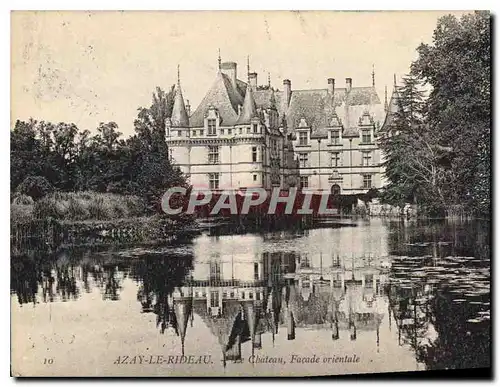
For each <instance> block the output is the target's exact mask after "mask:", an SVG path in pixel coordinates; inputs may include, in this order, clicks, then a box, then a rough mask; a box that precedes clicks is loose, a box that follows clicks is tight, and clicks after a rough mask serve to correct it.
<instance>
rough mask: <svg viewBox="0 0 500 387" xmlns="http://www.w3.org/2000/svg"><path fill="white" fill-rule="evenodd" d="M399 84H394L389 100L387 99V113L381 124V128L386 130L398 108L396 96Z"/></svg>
mask: <svg viewBox="0 0 500 387" xmlns="http://www.w3.org/2000/svg"><path fill="white" fill-rule="evenodd" d="M398 89H399V86H394V89H393V90H392V95H391V100H390V101H389V106H388V108H387V114H386V116H385V120H384V124H383V125H382V130H386V129H387V128H388V127H389V126H390V125H391V124H392V123H393V121H394V113H395V112H397V110H398V96H399V90H398Z"/></svg>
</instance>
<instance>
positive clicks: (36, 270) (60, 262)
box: [11, 249, 128, 305]
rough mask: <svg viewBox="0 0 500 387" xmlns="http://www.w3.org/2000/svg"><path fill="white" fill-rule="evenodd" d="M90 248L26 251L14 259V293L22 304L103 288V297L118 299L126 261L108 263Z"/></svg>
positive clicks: (67, 297)
mask: <svg viewBox="0 0 500 387" xmlns="http://www.w3.org/2000/svg"><path fill="white" fill-rule="evenodd" d="M103 261H105V258H102V257H95V255H94V256H93V257H92V256H91V253H89V251H82V250H77V249H67V250H66V249H64V250H59V251H57V252H56V253H53V254H48V253H42V252H39V251H27V252H25V253H24V254H23V255H17V256H13V257H12V258H11V292H13V293H15V294H16V295H17V297H18V301H19V303H20V304H21V305H22V304H26V303H31V302H33V303H36V301H37V298H36V297H37V294H39V295H40V300H41V302H54V301H58V300H61V301H70V300H76V299H78V298H79V297H80V295H81V293H82V292H87V293H90V292H91V291H92V289H93V288H94V287H98V288H100V289H101V292H102V294H103V299H104V300H118V299H119V293H120V290H121V288H122V286H121V283H122V277H124V276H126V274H127V272H128V268H127V266H128V265H127V264H124V263H121V262H119V261H117V262H113V263H106V262H103Z"/></svg>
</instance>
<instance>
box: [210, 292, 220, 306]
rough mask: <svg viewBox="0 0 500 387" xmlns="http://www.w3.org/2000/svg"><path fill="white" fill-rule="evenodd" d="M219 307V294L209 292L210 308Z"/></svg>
mask: <svg viewBox="0 0 500 387" xmlns="http://www.w3.org/2000/svg"><path fill="white" fill-rule="evenodd" d="M218 305H219V293H218V292H210V306H211V307H212V308H215V307H216V306H218Z"/></svg>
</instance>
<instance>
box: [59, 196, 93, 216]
mask: <svg viewBox="0 0 500 387" xmlns="http://www.w3.org/2000/svg"><path fill="white" fill-rule="evenodd" d="M65 218H66V219H67V220H85V219H88V218H89V210H88V208H87V204H86V203H85V201H84V200H82V199H78V198H74V197H70V198H69V201H68V207H67V211H66V214H65Z"/></svg>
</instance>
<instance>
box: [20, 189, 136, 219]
mask: <svg viewBox="0 0 500 387" xmlns="http://www.w3.org/2000/svg"><path fill="white" fill-rule="evenodd" d="M17 200H18V201H23V202H25V201H29V200H30V199H26V197H21V196H20V197H19V199H17ZM33 207H34V208H33V216H35V217H37V218H47V217H52V218H55V219H60V220H67V221H72V220H73V221H82V220H111V219H120V218H129V217H139V216H143V215H144V209H145V205H144V203H143V201H142V200H141V199H139V198H138V197H135V196H123V195H115V194H109V193H96V192H90V191H88V192H54V193H52V194H50V195H47V196H45V197H43V198H41V199H40V200H38V201H36V202H35V203H34V205H33Z"/></svg>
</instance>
